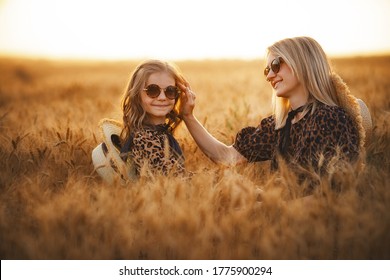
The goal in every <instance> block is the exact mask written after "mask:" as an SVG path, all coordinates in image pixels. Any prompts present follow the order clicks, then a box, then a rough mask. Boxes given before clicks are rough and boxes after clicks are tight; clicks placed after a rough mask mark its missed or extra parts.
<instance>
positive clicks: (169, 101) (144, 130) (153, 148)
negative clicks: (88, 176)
mask: <svg viewBox="0 0 390 280" xmlns="http://www.w3.org/2000/svg"><path fill="white" fill-rule="evenodd" d="M185 82H186V81H185V79H184V78H183V76H182V74H181V73H180V72H179V70H178V69H177V68H176V67H175V66H174V65H173V64H169V63H167V62H163V61H159V60H148V61H145V62H143V63H141V64H140V65H139V66H138V67H137V68H136V69H135V71H134V72H133V74H132V76H131V78H130V81H129V84H128V86H127V88H126V91H125V92H124V95H123V97H122V110H123V124H122V123H120V122H118V121H115V120H110V119H103V120H102V121H101V122H100V127H101V129H102V134H103V138H104V141H103V143H101V144H99V145H98V146H97V147H96V148H95V149H94V150H93V152H92V161H93V163H94V166H95V170H96V171H97V173H98V174H99V175H100V176H101V177H102V178H103V179H104V180H105V181H107V182H109V183H113V182H114V181H115V179H116V178H118V177H119V178H120V179H121V180H122V182H123V181H124V182H126V181H127V180H133V179H136V178H138V177H140V176H154V175H174V176H175V175H181V174H184V171H185V169H184V157H183V153H182V150H181V148H180V146H179V144H178V142H177V141H176V139H175V138H174V137H173V132H174V131H175V129H176V128H177V126H178V125H179V124H180V122H181V118H180V117H179V106H180V99H181V91H180V89H179V88H178V86H177V85H178V84H179V83H180V84H182V83H185ZM118 175H119V176H118Z"/></svg>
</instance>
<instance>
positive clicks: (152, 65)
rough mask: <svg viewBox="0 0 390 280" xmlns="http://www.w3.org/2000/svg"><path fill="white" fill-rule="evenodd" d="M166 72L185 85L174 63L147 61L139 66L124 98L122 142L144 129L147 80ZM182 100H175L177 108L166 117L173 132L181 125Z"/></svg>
mask: <svg viewBox="0 0 390 280" xmlns="http://www.w3.org/2000/svg"><path fill="white" fill-rule="evenodd" d="M159 72H166V73H168V74H170V75H172V77H173V78H174V80H175V82H176V85H177V83H184V81H185V79H184V77H183V75H182V74H181V72H180V70H179V68H178V67H177V66H176V65H174V64H173V63H168V62H165V61H160V60H147V61H144V62H142V63H141V64H139V65H138V66H137V67H136V69H135V70H134V72H133V73H132V75H131V77H130V80H129V83H128V85H127V87H126V90H125V92H124V94H123V97H122V102H121V104H122V111H123V130H122V133H121V139H122V141H124V142H125V141H126V140H127V139H128V138H129V137H130V132H131V131H133V130H135V129H140V128H142V127H143V125H144V122H145V118H146V112H145V110H144V109H143V107H142V105H141V104H142V101H141V92H142V90H143V89H144V87H145V84H146V82H147V80H148V79H149V77H150V75H151V74H153V73H159ZM180 100H181V97H180V95H179V97H178V98H177V99H176V100H175V106H174V108H173V109H172V111H171V112H169V113H168V115H167V116H166V124H167V125H168V129H169V130H170V131H171V132H173V131H174V130H175V128H176V127H177V126H178V125H179V124H180V122H181V118H180V112H179V108H180Z"/></svg>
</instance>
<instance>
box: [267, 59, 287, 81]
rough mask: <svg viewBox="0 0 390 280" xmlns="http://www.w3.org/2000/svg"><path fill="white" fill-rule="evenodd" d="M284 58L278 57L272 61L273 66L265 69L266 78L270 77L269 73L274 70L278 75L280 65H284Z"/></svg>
mask: <svg viewBox="0 0 390 280" xmlns="http://www.w3.org/2000/svg"><path fill="white" fill-rule="evenodd" d="M283 62H284V61H283V58H281V57H277V58H275V59H274V60H272V61H271V66H267V67H265V69H264V76H266V77H267V76H268V74H269V72H270V71H271V70H272V72H274V73H275V74H277V73H278V72H279V70H280V64H282V63H283Z"/></svg>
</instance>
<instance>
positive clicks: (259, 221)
mask: <svg viewBox="0 0 390 280" xmlns="http://www.w3.org/2000/svg"><path fill="white" fill-rule="evenodd" d="M138 62H139V61H116V62H78V61H50V60H32V59H30V60H28V59H18V58H12V59H11V58H6V57H3V58H0V73H1V75H0V257H1V259H60V260H62V259H105V260H107V259H184V260H188V259H206V260H211V259H299V260H301V259H389V258H390V184H389V181H390V141H389V140H390V135H389V117H390V99H389V98H388V96H389V93H390V57H356V58H337V59H333V60H332V63H333V65H334V67H335V69H336V71H337V72H338V73H339V74H340V75H341V76H342V77H343V79H344V80H345V81H346V82H347V84H348V85H349V86H350V89H351V92H352V93H353V94H355V95H356V96H357V97H359V98H362V99H363V100H364V101H365V102H366V103H367V105H368V107H369V108H370V110H371V114H372V118H373V123H374V130H373V133H372V135H371V136H370V138H369V139H368V142H367V147H366V148H367V154H366V158H367V162H366V168H365V170H364V172H362V173H357V171H356V170H355V169H354V168H353V167H349V168H345V169H343V170H337V171H336V172H335V173H334V174H331V175H330V176H329V177H327V178H324V179H323V181H322V182H321V185H320V187H319V189H320V190H321V191H318V192H316V193H315V194H314V197H313V202H312V203H311V204H310V205H307V204H304V203H303V202H302V201H301V200H299V199H298V200H292V201H290V202H286V200H288V199H291V198H295V197H297V196H299V185H298V184H297V183H296V181H295V178H294V175H293V174H291V173H290V172H289V170H288V169H287V168H283V167H282V170H281V173H280V174H279V175H276V174H273V173H270V171H269V163H267V162H264V163H256V164H245V165H240V166H235V167H230V168H227V167H224V166H220V165H217V164H214V163H213V162H211V161H210V160H209V159H207V158H206V157H205V156H204V155H203V154H202V153H201V151H199V149H198V148H197V147H196V145H195V143H194V141H193V140H192V138H191V137H190V135H189V133H188V131H187V130H186V127H185V125H184V124H182V125H181V126H180V127H179V128H178V129H177V134H176V137H177V139H178V141H179V142H180V145H181V147H182V149H183V152H184V155H185V156H186V168H187V169H188V170H189V171H191V172H193V173H194V175H193V176H192V178H191V179H187V180H183V179H180V178H173V177H169V178H166V177H157V178H151V179H149V180H146V179H141V180H140V181H138V182H136V183H133V184H132V185H121V184H115V185H111V186H110V185H106V184H105V183H104V182H102V180H101V179H100V178H99V177H98V175H97V174H96V173H95V172H94V169H93V166H92V162H91V157H90V154H91V151H92V149H93V148H94V147H95V146H96V145H97V144H98V143H99V142H100V141H101V139H102V138H101V135H100V132H99V129H98V126H97V125H98V122H99V120H100V119H102V118H105V117H108V118H114V119H120V118H121V112H120V98H121V94H122V91H123V89H124V88H125V86H126V83H127V81H128V77H129V75H130V73H131V72H132V70H133V69H134V67H135V66H136V65H137V64H138ZM176 64H177V65H178V66H179V67H180V68H181V70H182V71H183V72H184V74H185V76H186V77H187V79H188V80H189V81H190V83H191V86H192V89H193V90H194V91H195V92H196V93H197V102H198V103H197V106H196V108H195V112H196V115H197V117H198V118H199V119H200V120H201V122H202V123H203V124H204V125H205V126H206V127H207V129H208V130H209V131H210V133H212V134H213V135H214V136H216V138H218V139H219V140H221V141H223V142H225V143H227V144H231V143H232V142H233V140H234V137H235V134H236V133H237V132H238V131H239V130H240V129H241V128H243V127H245V126H248V125H257V123H258V122H259V120H260V119H261V118H263V117H265V116H267V115H268V114H270V112H271V90H270V88H269V85H267V83H266V82H265V80H264V78H263V75H262V69H263V67H264V64H263V62H262V61H260V60H252V61H240V60H219V61H213V60H208V61H178V62H177V63H176ZM330 181H337V183H338V184H339V186H340V188H341V191H340V192H339V193H335V192H332V191H329V182H330ZM259 188H260V189H262V190H263V191H264V193H263V194H262V203H261V204H259V203H258V189H259Z"/></svg>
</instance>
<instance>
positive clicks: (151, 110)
mask: <svg viewBox="0 0 390 280" xmlns="http://www.w3.org/2000/svg"><path fill="white" fill-rule="evenodd" d="M152 84H155V85H158V86H159V87H160V88H161V91H160V95H159V96H157V97H156V98H152V97H149V96H148V95H147V93H146V91H145V90H142V92H141V102H142V108H143V109H144V110H145V112H146V121H147V122H148V123H150V124H153V125H157V124H164V123H165V118H166V115H167V114H168V113H169V112H170V111H171V110H172V109H173V107H174V106H175V99H169V98H168V97H167V96H166V95H165V92H164V89H165V88H167V87H168V86H176V83H175V79H174V78H173V77H172V76H171V75H170V74H169V73H167V72H157V73H153V74H151V75H150V76H149V79H148V80H147V81H146V84H145V87H144V88H146V87H147V86H149V85H152Z"/></svg>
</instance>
